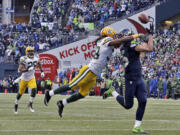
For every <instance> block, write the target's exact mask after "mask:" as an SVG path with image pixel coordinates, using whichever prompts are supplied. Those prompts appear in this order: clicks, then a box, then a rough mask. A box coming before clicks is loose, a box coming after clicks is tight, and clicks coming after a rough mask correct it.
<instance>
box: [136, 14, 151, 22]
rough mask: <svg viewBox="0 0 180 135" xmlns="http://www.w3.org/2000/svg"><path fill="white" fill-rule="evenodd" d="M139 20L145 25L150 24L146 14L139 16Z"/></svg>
mask: <svg viewBox="0 0 180 135" xmlns="http://www.w3.org/2000/svg"><path fill="white" fill-rule="evenodd" d="M138 19H139V21H140V22H141V23H144V24H146V23H148V21H149V17H148V16H147V15H146V14H144V13H142V14H140V15H139V16H138Z"/></svg>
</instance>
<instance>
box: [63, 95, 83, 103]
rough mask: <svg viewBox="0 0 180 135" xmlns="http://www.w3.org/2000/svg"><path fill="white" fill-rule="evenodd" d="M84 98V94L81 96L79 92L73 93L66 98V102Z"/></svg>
mask: <svg viewBox="0 0 180 135" xmlns="http://www.w3.org/2000/svg"><path fill="white" fill-rule="evenodd" d="M82 98H84V96H82V95H81V94H80V93H75V94H73V95H72V96H70V97H69V98H67V99H66V100H67V103H71V102H75V101H77V100H79V99H82Z"/></svg>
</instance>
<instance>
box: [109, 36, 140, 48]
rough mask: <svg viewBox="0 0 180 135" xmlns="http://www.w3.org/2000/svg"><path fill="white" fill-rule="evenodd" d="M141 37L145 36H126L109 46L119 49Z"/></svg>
mask: <svg viewBox="0 0 180 135" xmlns="http://www.w3.org/2000/svg"><path fill="white" fill-rule="evenodd" d="M141 35H143V34H134V35H131V36H124V37H122V38H119V39H115V40H113V41H111V43H110V44H109V45H110V46H114V47H119V46H120V45H121V44H122V43H125V42H129V41H131V40H133V39H136V38H139V37H140V36H141Z"/></svg>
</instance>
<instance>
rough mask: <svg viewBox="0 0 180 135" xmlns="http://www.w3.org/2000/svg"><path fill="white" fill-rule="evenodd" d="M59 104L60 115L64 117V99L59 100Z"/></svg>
mask: <svg viewBox="0 0 180 135" xmlns="http://www.w3.org/2000/svg"><path fill="white" fill-rule="evenodd" d="M57 106H58V113H59V116H60V117H62V112H63V109H64V105H63V103H62V100H59V101H57Z"/></svg>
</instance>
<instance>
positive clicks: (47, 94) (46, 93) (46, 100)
mask: <svg viewBox="0 0 180 135" xmlns="http://www.w3.org/2000/svg"><path fill="white" fill-rule="evenodd" d="M50 99H51V96H50V95H49V91H46V92H45V96H44V104H45V105H46V106H47V105H48V103H49V100H50Z"/></svg>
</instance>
